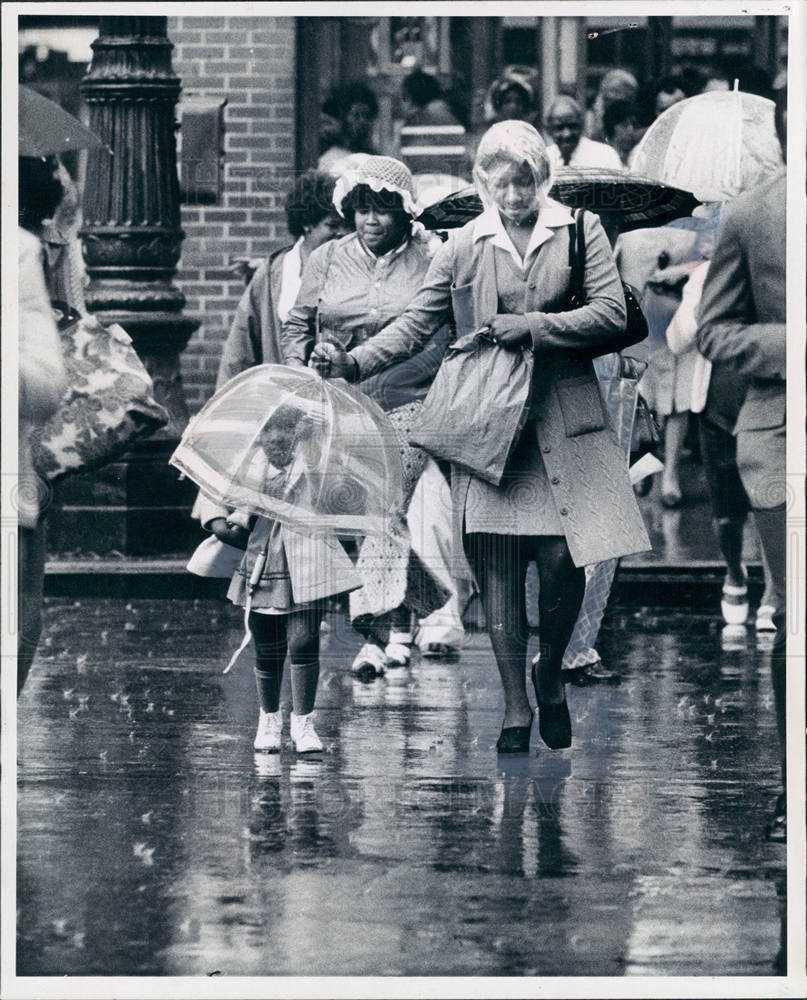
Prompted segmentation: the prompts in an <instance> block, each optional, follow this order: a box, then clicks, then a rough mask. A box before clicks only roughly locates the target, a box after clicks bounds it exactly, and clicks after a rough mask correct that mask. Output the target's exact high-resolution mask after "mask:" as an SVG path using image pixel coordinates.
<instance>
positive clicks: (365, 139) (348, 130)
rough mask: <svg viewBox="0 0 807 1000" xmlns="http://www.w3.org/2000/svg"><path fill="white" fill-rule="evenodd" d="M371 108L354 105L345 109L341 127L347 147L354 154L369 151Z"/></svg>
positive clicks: (366, 105) (365, 105)
mask: <svg viewBox="0 0 807 1000" xmlns="http://www.w3.org/2000/svg"><path fill="white" fill-rule="evenodd" d="M374 121H375V118H374V117H373V111H372V108H371V107H370V106H369V105H368V104H363V103H355V104H351V105H350V107H349V108H348V109H347V113H346V114H345V117H344V119H343V120H342V125H343V128H344V134H345V139H346V140H347V143H348V146H349V147H350V148H351V149H353V150H355V151H356V152H362V151H363V150H365V149H369V147H370V145H371V142H370V139H371V135H372V131H373V122H374Z"/></svg>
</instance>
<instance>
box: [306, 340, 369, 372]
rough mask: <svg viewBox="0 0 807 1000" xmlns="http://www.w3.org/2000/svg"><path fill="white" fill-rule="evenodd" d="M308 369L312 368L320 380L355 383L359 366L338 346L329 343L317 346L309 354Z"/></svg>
mask: <svg viewBox="0 0 807 1000" xmlns="http://www.w3.org/2000/svg"><path fill="white" fill-rule="evenodd" d="M308 367H309V368H313V369H314V371H316V372H317V373H318V374H319V375H321V376H322V378H343V379H345V381H346V382H357V381H358V379H359V365H358V363H357V361H356V360H355V358H352V357H351V356H350V355H349V354H348V353H347V351H346V350H345V349H344V347H342V346H341V345H340V344H334V343H332V342H331V341H325V342H324V343H321V344H317V345H316V346H315V347H314V350H313V351H312V352H311V357H310V359H309V361H308Z"/></svg>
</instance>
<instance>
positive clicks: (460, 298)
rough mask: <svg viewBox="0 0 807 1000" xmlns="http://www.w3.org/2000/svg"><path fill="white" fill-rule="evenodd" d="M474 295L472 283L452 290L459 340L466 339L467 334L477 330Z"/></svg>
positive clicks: (455, 324)
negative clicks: (460, 338)
mask: <svg viewBox="0 0 807 1000" xmlns="http://www.w3.org/2000/svg"><path fill="white" fill-rule="evenodd" d="M473 293H474V286H473V283H472V282H469V283H468V284H467V285H455V286H453V287H452V289H451V307H452V309H453V311H454V326H455V327H456V330H457V337H458V338H459V337H464V336H465V334H466V333H472V332H473V331H474V330H475V329H476V325H475V322H474V320H475V316H474V294H473Z"/></svg>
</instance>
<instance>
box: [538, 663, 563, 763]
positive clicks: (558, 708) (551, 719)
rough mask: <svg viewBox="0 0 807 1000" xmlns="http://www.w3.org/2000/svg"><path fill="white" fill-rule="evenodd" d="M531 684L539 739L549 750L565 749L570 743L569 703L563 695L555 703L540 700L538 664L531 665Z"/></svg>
mask: <svg viewBox="0 0 807 1000" xmlns="http://www.w3.org/2000/svg"><path fill="white" fill-rule="evenodd" d="M532 685H533V687H534V688H535V700H536V702H537V703H538V732H539V733H540V734H541V739H542V740H543V741H544V743H546V745H547V746H548V747H549V749H550V750H565V749H566V748H567V747H570V746H571V745H572V720H571V718H570V717H569V705H568V703H567V701H566V696H565V695H564V698H563V701H562V702H560V703H559V704H557V705H547V704H545V703H543V702H542V701H541V696H540V695H539V694H538V664H537V663H536V664H533V667H532Z"/></svg>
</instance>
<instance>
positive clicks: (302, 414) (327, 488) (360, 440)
mask: <svg viewBox="0 0 807 1000" xmlns="http://www.w3.org/2000/svg"><path fill="white" fill-rule="evenodd" d="M170 462H171V464H172V465H174V466H175V467H176V468H177V469H179V470H180V471H181V472H182V473H184V474H185V475H186V476H187V477H188V478H189V479H192V480H193V481H194V482H195V483H196V484H197V486H198V487H199V489H200V490H201V491H202V493H203V494H204V495H205V496H207V497H208V498H209V499H211V500H212V501H213V502H214V503H218V504H221V505H222V506H225V507H231V508H234V509H236V510H242V511H246V512H248V513H251V514H259V515H261V516H263V517H269V518H273V519H275V520H278V521H281V522H283V523H284V524H287V525H289V526H290V527H292V528H294V529H295V530H296V531H299V532H303V533H305V534H319V533H321V532H323V531H332V532H336V533H338V534H340V535H348V536H360V535H372V534H384V533H385V532H386V531H387V530H388V527H389V519H390V517H391V516H392V514H393V512H394V511H395V510H396V509H397V508H398V507H399V506H400V504H401V503H402V486H401V463H400V456H399V451H398V447H397V444H396V437H395V432H394V430H393V428H392V425H391V424H390V423H389V421H388V420H387V418H386V416H385V414H384V412H383V410H381V408H380V407H379V406H377V405H376V404H375V403H374V402H373V401H372V400H370V399H368V398H367V397H366V396H365V395H363V394H362V393H361V392H359V391H357V390H356V389H353V388H352V387H351V386H348V384H347V383H346V382H343V381H341V380H324V379H322V378H321V377H320V376H319V375H318V374H317V373H316V372H314V371H312V370H311V369H308V368H291V367H287V366H286V365H260V366H258V367H255V368H250V369H248V370H247V371H245V372H242V373H241V374H240V375H236V377H235V378H234V379H231V380H230V381H229V382H228V383H227V384H226V385H224V386H222V388H221V389H219V391H218V392H217V393H216V394H215V395H214V396H213V397H212V399H210V400H209V401H208V402H207V404H206V405H205V406H204V407H203V409H202V410H201V411H200V412H199V413H198V414H197V415H196V416H195V417H194V418H193V419H192V420H191V421H190V423H189V424H188V427H187V428H186V430H185V433H184V434H183V435H182V440H181V441H180V443H179V445H178V447H177V449H176V451H175V452H174V454H173V455H172V456H171V459H170Z"/></svg>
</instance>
